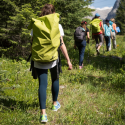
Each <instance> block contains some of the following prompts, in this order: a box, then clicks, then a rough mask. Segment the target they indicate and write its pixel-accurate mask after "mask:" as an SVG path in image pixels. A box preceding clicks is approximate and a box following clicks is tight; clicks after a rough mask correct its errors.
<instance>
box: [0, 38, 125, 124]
mask: <svg viewBox="0 0 125 125" xmlns="http://www.w3.org/2000/svg"><path fill="white" fill-rule="evenodd" d="M124 39H125V38H123V36H117V49H112V50H111V51H109V52H106V47H105V44H104V48H103V46H102V47H101V50H100V55H99V56H97V55H96V51H95V42H94V41H93V40H91V41H90V44H89V45H88V44H87V46H86V51H85V58H84V67H83V69H81V70H79V68H78V55H79V54H78V50H74V49H73V45H74V43H73V42H72V41H71V42H68V41H65V43H66V42H67V43H66V45H67V48H68V53H69V56H70V58H71V61H72V64H73V70H71V71H69V70H67V69H68V67H67V64H66V60H64V57H63V56H62V55H61V57H62V70H63V73H62V74H60V90H59V96H58V101H59V102H60V104H61V108H60V109H59V110H58V111H57V112H53V111H52V110H51V107H52V95H51V77H50V72H49V73H48V87H47V101H46V112H47V116H48V122H47V123H46V124H47V125H124V124H125V97H124V96H125V40H124ZM29 67H30V63H29V62H28V63H27V62H26V61H25V60H21V61H18V62H17V61H16V60H11V59H7V58H5V57H2V58H0V125H40V124H41V123H40V122H39V117H40V110H39V100H38V80H34V79H33V78H32V76H31V72H30V71H29Z"/></svg>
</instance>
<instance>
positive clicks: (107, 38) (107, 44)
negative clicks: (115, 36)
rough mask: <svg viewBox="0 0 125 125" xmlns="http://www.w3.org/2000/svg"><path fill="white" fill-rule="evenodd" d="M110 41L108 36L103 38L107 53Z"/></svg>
mask: <svg viewBox="0 0 125 125" xmlns="http://www.w3.org/2000/svg"><path fill="white" fill-rule="evenodd" d="M110 40H111V37H110V36H105V41H106V47H107V51H109V47H110Z"/></svg>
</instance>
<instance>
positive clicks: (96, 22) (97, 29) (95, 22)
mask: <svg viewBox="0 0 125 125" xmlns="http://www.w3.org/2000/svg"><path fill="white" fill-rule="evenodd" d="M101 21H102V20H101V19H98V18H96V19H94V20H92V21H91V22H90V24H91V28H92V33H98V32H100V31H101V28H100V26H99V23H100V22H101Z"/></svg>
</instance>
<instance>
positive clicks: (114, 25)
mask: <svg viewBox="0 0 125 125" xmlns="http://www.w3.org/2000/svg"><path fill="white" fill-rule="evenodd" d="M109 23H110V24H111V25H112V27H113V30H112V36H113V39H112V44H113V48H114V49H116V33H117V31H116V24H115V19H114V18H112V19H110V21H109Z"/></svg>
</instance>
